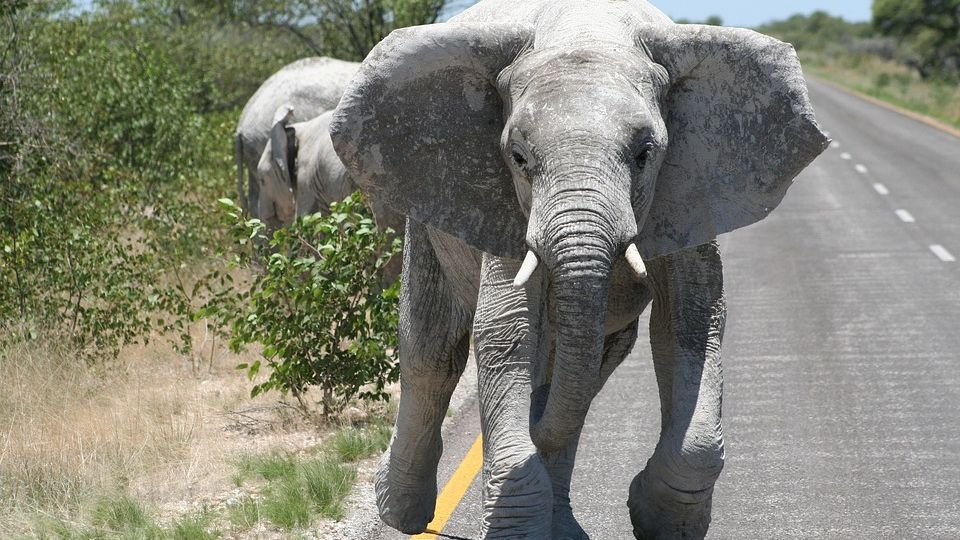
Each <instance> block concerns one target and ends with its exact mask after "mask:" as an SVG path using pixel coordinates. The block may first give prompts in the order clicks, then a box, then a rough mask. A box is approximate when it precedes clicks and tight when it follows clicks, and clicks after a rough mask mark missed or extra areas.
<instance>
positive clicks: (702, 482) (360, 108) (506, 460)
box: [330, 0, 829, 539]
mask: <svg viewBox="0 0 960 540" xmlns="http://www.w3.org/2000/svg"><path fill="white" fill-rule="evenodd" d="M330 134H331V137H332V140H333V144H334V148H335V149H336V151H337V153H338V155H339V156H340V157H341V159H342V160H343V162H344V164H345V165H346V167H347V169H348V170H349V171H350V173H351V175H352V176H353V177H354V178H356V179H357V181H358V183H359V184H360V185H361V186H362V187H363V188H364V189H367V190H369V191H371V192H374V193H378V194H379V195H380V196H381V197H383V198H384V200H385V201H386V203H387V204H389V205H391V206H392V207H394V208H396V209H397V210H398V211H400V212H402V213H403V214H405V215H406V216H407V232H406V243H405V247H404V267H405V271H404V275H403V277H402V280H401V283H402V288H401V299H400V310H401V312H400V329H399V333H400V348H399V353H400V360H399V362H400V377H401V381H400V384H401V398H400V404H399V411H398V417H397V420H396V425H395V430H394V435H393V438H392V440H391V443H390V448H389V450H388V451H387V453H385V455H384V457H383V459H382V461H381V464H380V467H379V469H378V472H377V475H376V479H375V489H376V494H377V504H378V508H379V512H380V516H381V518H382V519H383V520H384V521H385V522H386V523H387V524H388V525H390V526H391V527H393V528H396V529H398V530H400V531H402V532H405V533H418V532H421V531H423V530H424V529H425V527H426V526H427V525H428V523H429V522H430V521H431V519H432V518H433V512H434V506H435V501H436V496H437V478H436V475H437V464H438V460H439V457H440V454H441V453H442V449H443V441H442V439H441V431H440V427H441V423H442V421H443V417H444V413H445V411H446V409H447V406H448V403H449V399H450V395H451V393H452V391H453V389H454V388H455V386H456V384H457V381H458V379H459V377H460V375H461V374H462V372H463V369H464V365H465V363H466V358H467V355H468V353H469V349H470V337H471V336H472V338H473V348H474V352H475V357H476V363H477V369H478V379H479V382H478V401H479V406H480V416H481V432H482V435H483V474H482V491H483V512H482V514H483V515H482V520H481V524H480V536H481V537H483V538H587V537H588V536H587V534H586V532H585V531H584V530H583V528H582V527H581V526H580V524H579V523H578V522H577V520H576V518H575V516H574V514H573V510H572V508H571V505H570V497H569V495H570V480H571V475H572V471H573V466H574V463H575V458H576V452H577V443H578V439H579V436H580V432H581V429H582V428H583V425H584V420H585V416H586V414H587V412H588V410H589V407H590V404H591V401H592V400H593V398H594V397H595V396H596V395H597V393H598V391H599V390H600V388H601V387H602V386H603V383H604V382H605V381H606V379H607V377H609V376H610V375H611V373H612V372H613V371H614V370H615V368H616V367H617V366H618V365H619V364H620V362H621V361H622V360H623V359H624V357H625V356H626V355H627V354H628V353H629V351H630V350H631V349H632V348H633V345H634V343H635V341H636V339H637V334H638V326H639V316H640V314H641V313H642V312H643V311H644V310H645V309H646V308H647V307H648V306H650V309H651V311H650V322H649V333H650V344H651V352H652V358H653V364H654V371H655V374H656V379H657V384H658V388H659V394H660V408H661V410H660V422H661V426H660V438H659V442H658V443H657V445H656V448H655V449H654V451H653V454H652V456H651V457H650V458H649V460H648V461H647V463H646V466H645V467H644V468H643V469H642V470H641V471H639V472H638V473H637V475H636V476H635V477H634V478H633V480H632V482H631V483H630V485H629V487H626V486H625V488H626V490H627V493H626V500H627V508H628V510H629V515H630V519H631V523H632V524H633V531H634V535H635V536H636V537H637V538H641V539H648V538H655V539H672V538H703V537H704V536H705V535H706V532H707V528H708V526H709V523H710V519H711V503H712V498H713V488H714V485H715V482H716V481H717V479H718V477H719V475H720V472H721V469H722V468H723V464H724V457H725V453H724V440H723V431H722V424H721V398H722V371H721V364H720V349H721V343H722V337H723V331H724V324H725V321H726V303H725V302H726V301H725V297H724V292H723V268H722V262H721V257H720V251H719V248H718V244H717V242H716V237H717V235H719V234H722V233H726V232H729V231H733V230H735V229H737V228H740V227H744V226H747V225H750V224H752V223H755V222H757V221H759V220H761V219H763V218H764V217H766V216H767V215H768V214H769V213H770V212H771V211H772V210H773V209H774V208H775V207H776V206H777V205H778V204H779V203H780V202H781V200H782V199H783V197H784V196H785V193H786V190H787V188H788V187H789V186H790V184H791V183H792V181H793V179H794V178H795V177H796V176H797V174H799V173H800V171H801V170H803V169H804V168H805V167H806V166H807V165H808V164H809V163H810V162H812V161H813V159H814V158H816V156H818V155H819V154H820V153H821V152H823V151H824V150H825V149H826V148H827V145H828V143H829V139H828V138H827V137H826V135H825V134H824V133H823V132H822V131H821V130H820V128H819V126H818V124H817V122H816V118H815V116H814V111H813V108H812V105H811V104H810V100H809V97H808V94H807V88H806V83H805V81H804V78H803V74H802V71H801V67H800V63H799V60H798V59H797V56H796V53H795V52H794V50H793V48H792V47H791V46H790V45H788V44H786V43H782V42H780V41H778V40H775V39H773V38H770V37H767V36H763V35H761V34H757V33H755V32H753V31H750V30H745V29H738V28H721V27H713V26H702V25H685V24H676V23H674V22H672V21H671V20H670V19H669V18H668V17H667V16H666V15H664V14H663V13H662V12H660V11H659V10H657V9H656V8H654V7H653V6H652V5H650V4H649V3H647V2H646V1H645V0H617V1H612V0H531V1H529V2H522V3H518V2H514V1H512V0H482V1H481V2H479V3H478V4H476V5H475V6H474V7H472V8H471V9H469V10H467V11H465V12H464V13H462V14H461V15H459V16H457V17H455V18H453V19H451V20H450V21H449V22H446V23H442V24H437V25H430V26H421V27H412V28H406V29H400V30H396V31H394V32H393V33H391V34H390V35H389V36H388V37H387V38H386V39H385V40H383V41H382V42H381V43H380V44H379V45H378V46H377V47H376V48H375V49H374V50H373V51H372V52H371V54H370V55H369V56H368V57H367V58H366V59H365V60H364V62H363V63H362V64H361V67H360V70H359V71H358V73H357V75H356V76H355V77H354V79H353V80H352V81H351V83H350V85H349V87H348V88H347V90H346V91H345V93H344V96H343V98H342V99H341V102H340V104H339V106H338V107H337V109H336V111H335V112H334V118H333V122H332V123H331V126H330Z"/></svg>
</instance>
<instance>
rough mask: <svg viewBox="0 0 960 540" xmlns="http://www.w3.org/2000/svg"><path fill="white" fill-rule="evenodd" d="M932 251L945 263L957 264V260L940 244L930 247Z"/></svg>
mask: <svg viewBox="0 0 960 540" xmlns="http://www.w3.org/2000/svg"><path fill="white" fill-rule="evenodd" d="M930 251H932V252H933V254H934V255H936V256H937V258H938V259H940V260H941V261H943V262H957V258H956V257H954V256H953V255H951V254H950V252H949V251H947V248H945V247H943V246H941V245H940V244H934V245H932V246H930Z"/></svg>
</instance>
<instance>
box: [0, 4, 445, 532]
mask: <svg viewBox="0 0 960 540" xmlns="http://www.w3.org/2000/svg"><path fill="white" fill-rule="evenodd" d="M442 7H443V2H442V1H437V0H364V1H362V2H354V1H352V0H277V1H271V2H246V1H243V2H180V1H173V0H136V1H134V0H97V1H93V2H72V1H69V0H43V1H27V0H0V372H2V373H3V376H2V377H0V537H3V538H10V537H13V538H19V537H36V538H218V537H223V536H228V537H231V538H241V537H258V536H265V535H266V536H278V535H279V536H287V535H288V531H294V532H292V533H289V534H301V533H304V532H307V531H310V530H311V528H316V527H317V526H318V523H323V522H325V520H327V521H329V520H335V519H340V518H341V517H342V516H343V515H344V512H345V508H346V506H345V502H344V497H346V496H347V494H348V493H349V491H350V488H351V486H352V485H353V483H354V482H355V480H357V479H365V478H368V477H369V475H370V467H371V465H370V463H368V462H369V461H370V459H371V458H370V456H373V455H375V454H379V453H380V452H382V451H383V449H384V448H385V446H386V441H387V440H388V439H389V433H390V430H389V427H388V426H390V425H391V424H392V415H393V412H392V411H393V409H392V408H391V404H389V403H387V402H386V400H387V399H388V398H389V397H390V396H391V395H394V394H395V393H396V388H395V386H396V385H395V384H394V382H395V381H396V378H397V372H396V365H395V363H396V362H395V359H396V344H395V340H396V324H397V321H396V302H397V289H396V286H387V285H389V284H384V283H382V280H381V279H379V277H378V276H379V272H380V269H381V268H382V266H383V265H384V264H386V262H387V261H389V259H390V258H391V257H395V256H397V252H398V250H399V245H398V243H397V242H395V241H394V240H392V237H391V236H389V235H388V234H387V232H388V231H378V230H377V229H376V228H375V226H374V225H373V222H372V220H371V219H370V215H369V212H368V211H367V209H366V208H365V206H364V204H363V201H362V198H361V197H360V196H359V195H355V196H352V197H350V198H348V199H347V200H345V201H344V202H342V203H340V204H339V205H336V206H335V207H334V209H333V211H332V212H331V213H329V214H327V215H317V216H310V217H308V218H305V219H303V220H300V221H299V222H298V223H296V224H295V225H294V226H292V227H290V228H289V229H284V230H282V231H277V232H275V233H274V232H271V233H270V235H267V234H266V233H265V232H264V230H263V226H262V224H260V223H259V222H257V221H255V220H249V219H247V217H246V216H244V215H242V214H241V213H240V212H239V210H238V209H237V208H236V206H235V205H233V203H232V202H231V201H230V200H229V198H230V197H233V196H234V193H233V189H234V185H235V181H234V174H235V170H234V152H233V148H232V143H233V130H234V127H235V125H236V120H237V117H238V115H239V111H240V108H241V107H242V105H243V104H244V103H245V101H246V99H247V98H248V97H249V96H250V95H251V94H252V93H253V92H254V90H255V89H256V88H257V87H258V86H259V84H260V83H261V82H262V81H263V80H264V79H266V78H267V77H268V76H269V75H270V74H272V73H273V72H275V71H276V70H278V69H279V68H281V67H282V66H284V65H285V64H287V63H289V62H291V61H293V60H295V59H298V58H301V57H304V56H311V55H318V54H324V55H332V56H338V57H341V58H346V59H351V60H357V59H360V58H362V57H363V56H364V55H365V54H366V53H367V52H368V51H369V50H370V48H372V47H373V46H374V45H375V44H376V42H377V41H379V39H380V38H382V37H383V36H385V35H386V34H387V33H389V31H390V30H392V29H393V28H395V27H398V26H403V25H407V24H422V23H428V22H432V21H433V20H435V18H436V17H437V15H438V13H439V12H440V9H442ZM301 330H303V331H302V332H301ZM307 330H309V331H307ZM238 368H239V369H238ZM274 469H277V470H279V472H277V473H273V472H270V471H272V470H274ZM297 531H299V532H297Z"/></svg>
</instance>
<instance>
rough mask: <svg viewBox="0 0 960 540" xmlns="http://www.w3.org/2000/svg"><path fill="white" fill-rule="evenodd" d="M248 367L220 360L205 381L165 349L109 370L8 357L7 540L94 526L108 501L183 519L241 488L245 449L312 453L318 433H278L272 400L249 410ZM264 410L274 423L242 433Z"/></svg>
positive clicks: (10, 350)
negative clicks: (237, 484)
mask: <svg viewBox="0 0 960 540" xmlns="http://www.w3.org/2000/svg"><path fill="white" fill-rule="evenodd" d="M237 362H239V360H238V359H237V358H236V357H227V356H226V355H224V354H222V353H221V354H220V355H219V357H215V358H214V361H213V362H212V364H211V365H207V366H204V369H203V370H202V371H203V372H202V373H201V374H198V373H197V368H196V362H191V361H189V360H185V359H183V358H182V357H178V356H177V355H175V354H174V353H172V352H171V351H169V350H165V348H164V347H162V346H160V347H158V346H153V347H151V348H143V347H140V348H130V349H128V350H125V351H124V352H123V353H122V356H121V358H120V359H118V362H117V363H116V366H115V367H111V368H108V369H104V368H91V367H88V366H86V365H85V364H84V363H83V362H81V361H78V360H77V359H76V358H75V356H74V355H72V354H71V352H70V351H69V350H67V349H64V348H62V347H60V346H58V345H57V344H56V343H55V342H50V341H44V340H36V341H32V342H29V343H21V344H17V345H12V346H9V347H7V348H5V349H2V350H0V374H2V376H0V537H4V538H6V537H10V536H14V535H18V534H23V533H28V534H29V533H36V532H39V530H41V529H44V528H46V527H47V526H48V525H49V523H51V522H66V523H85V522H89V521H90V520H91V514H92V513H93V511H94V509H95V508H96V506H97V504H98V501H99V500H101V499H102V498H103V497H104V496H105V494H115V493H127V494H130V495H131V496H133V497H135V498H136V499H138V500H142V501H149V503H150V505H151V506H152V508H153V509H155V510H156V512H157V513H158V514H161V515H162V514H165V513H168V514H171V515H175V514H178V513H182V511H185V510H188V508H184V505H185V504H186V505H189V501H191V500H194V499H197V501H196V502H198V503H199V502H203V501H201V500H200V499H203V498H204V497H211V496H212V497H214V498H215V496H216V494H217V493H218V492H223V491H226V490H229V489H230V488H231V487H232V484H231V482H230V480H229V476H230V474H231V472H232V471H233V467H232V465H231V462H230V461H231V456H233V455H234V454H236V453H239V452H240V450H241V449H242V450H243V451H245V452H249V451H250V449H251V448H253V449H256V448H273V447H275V446H279V447H281V448H286V447H290V446H293V447H299V446H303V445H309V444H310V441H311V439H314V438H315V437H316V436H315V434H314V433H313V432H314V431H315V430H314V429H313V428H312V426H306V425H303V426H293V429H289V430H283V429H281V430H279V431H278V430H276V429H273V428H275V427H276V426H279V425H281V424H283V423H284V422H282V420H283V419H284V418H282V417H281V416H278V415H276V414H272V413H269V411H271V410H273V408H272V407H269V405H270V402H269V399H261V400H259V401H258V402H256V403H253V402H250V403H248V401H249V398H248V397H247V396H248V392H249V384H250V383H249V382H248V381H246V380H245V378H244V377H243V376H242V374H240V373H239V372H237V371H236V370H235V369H234V367H233V366H234V365H235V364H236V363H237ZM117 366H122V367H117ZM253 406H259V407H261V408H263V409H265V410H267V411H268V413H267V414H261V415H259V416H258V417H256V418H252V419H251V417H250V415H247V422H246V423H245V424H243V425H242V426H239V427H238V426H237V425H236V424H237V421H236V418H237V416H236V415H235V414H230V413H229V411H236V410H238V409H244V408H249V407H253ZM285 416H290V415H285ZM290 419H292V417H291V418H289V419H288V420H290ZM251 422H254V423H257V425H258V426H259V427H260V428H263V429H261V432H260V433H256V437H253V435H252V431H251V428H250V423H251ZM286 423H287V424H289V423H290V422H289V421H288V422H286ZM234 428H235V429H234ZM252 438H253V439H254V440H251V439H252ZM291 438H292V442H291V441H290V440H287V439H291ZM184 501H187V503H185V502H184Z"/></svg>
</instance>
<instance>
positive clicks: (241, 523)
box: [228, 496, 261, 530]
mask: <svg viewBox="0 0 960 540" xmlns="http://www.w3.org/2000/svg"><path fill="white" fill-rule="evenodd" d="M228 517H229V519H230V523H231V524H232V525H233V526H234V527H237V528H239V529H244V530H245V529H250V528H252V527H253V526H254V525H256V524H257V523H259V522H260V518H261V512H260V503H259V502H257V501H256V500H255V499H254V498H253V497H249V496H247V497H243V498H242V499H240V502H239V503H237V504H236V505H234V506H231V507H230V509H229V515H228Z"/></svg>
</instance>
